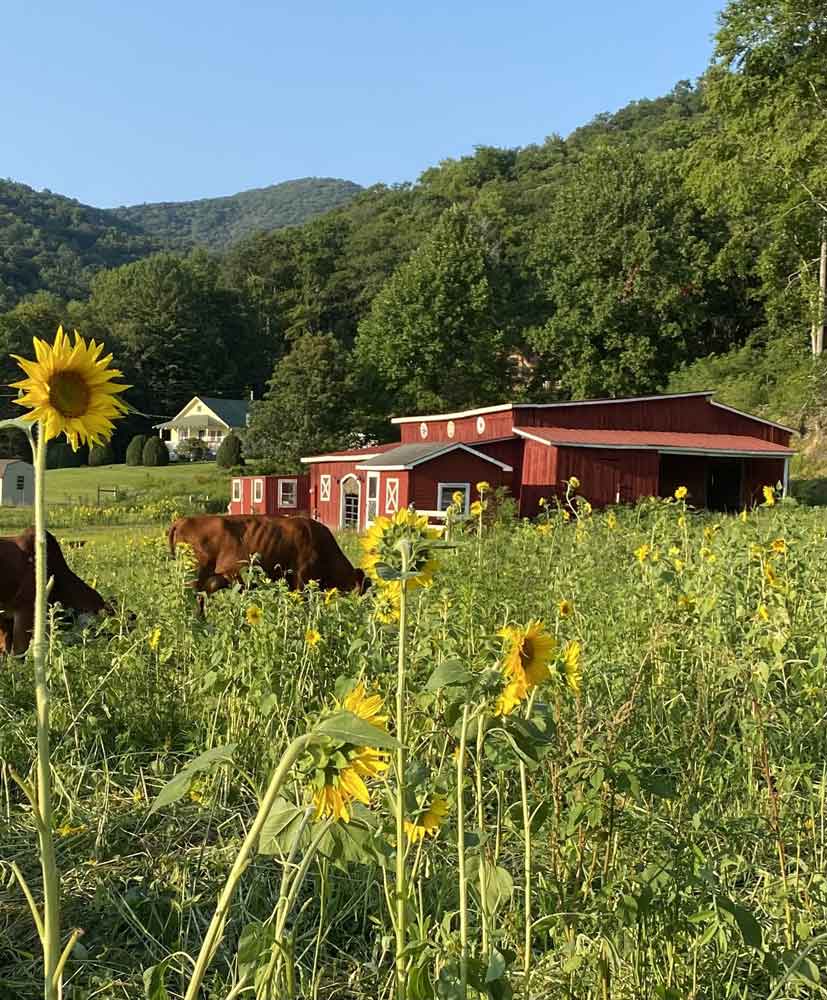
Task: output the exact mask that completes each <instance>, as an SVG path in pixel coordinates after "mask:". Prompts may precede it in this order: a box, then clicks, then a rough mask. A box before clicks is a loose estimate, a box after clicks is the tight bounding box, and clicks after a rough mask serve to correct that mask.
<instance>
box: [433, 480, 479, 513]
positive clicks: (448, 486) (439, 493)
mask: <svg viewBox="0 0 827 1000" xmlns="http://www.w3.org/2000/svg"><path fill="white" fill-rule="evenodd" d="M457 492H459V493H462V494H463V495H464V497H465V503H464V504H463V507H462V513H463V514H467V513H468V508H469V506H470V504H471V484H470V483H439V484H438V485H437V489H436V509H437V510H439V511H443V510H446V508H447V507H449V506H450V505H451V504H452V503H453V502H454V500H453V496H454V494H455V493H457Z"/></svg>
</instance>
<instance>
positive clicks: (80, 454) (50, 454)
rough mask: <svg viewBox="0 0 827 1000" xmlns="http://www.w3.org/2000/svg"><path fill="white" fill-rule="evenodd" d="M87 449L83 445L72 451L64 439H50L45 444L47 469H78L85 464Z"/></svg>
mask: <svg viewBox="0 0 827 1000" xmlns="http://www.w3.org/2000/svg"><path fill="white" fill-rule="evenodd" d="M87 460H88V450H87V449H86V448H85V447H81V448H79V449H78V450H77V451H72V446H71V445H70V444H68V443H67V442H66V441H54V440H53V441H50V442H49V443H48V444H47V445H46V468H47V469H79V468H80V467H81V466H82V465H86V463H87Z"/></svg>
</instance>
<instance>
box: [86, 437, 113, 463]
mask: <svg viewBox="0 0 827 1000" xmlns="http://www.w3.org/2000/svg"><path fill="white" fill-rule="evenodd" d="M114 462H115V453H114V451H113V450H112V445H111V444H109V442H107V443H106V444H95V445H92V447H91V448H90V449H89V464H90V465H91V466H99V465H113V464H114Z"/></svg>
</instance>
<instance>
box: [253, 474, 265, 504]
mask: <svg viewBox="0 0 827 1000" xmlns="http://www.w3.org/2000/svg"><path fill="white" fill-rule="evenodd" d="M263 499H264V480H263V479H254V480H253V503H261V501H262V500H263Z"/></svg>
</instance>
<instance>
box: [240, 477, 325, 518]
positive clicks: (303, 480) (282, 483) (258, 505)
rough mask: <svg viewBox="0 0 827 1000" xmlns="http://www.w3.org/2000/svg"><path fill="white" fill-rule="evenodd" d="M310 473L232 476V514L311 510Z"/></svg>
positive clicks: (300, 512) (303, 512)
mask: <svg viewBox="0 0 827 1000" xmlns="http://www.w3.org/2000/svg"><path fill="white" fill-rule="evenodd" d="M309 487H310V477H309V476H308V475H307V474H306V473H305V474H303V475H300V476H234V477H233V482H232V492H231V494H230V506H229V508H228V510H229V512H230V513H231V514H307V513H308V512H309V511H310V497H309V492H308V491H309Z"/></svg>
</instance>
